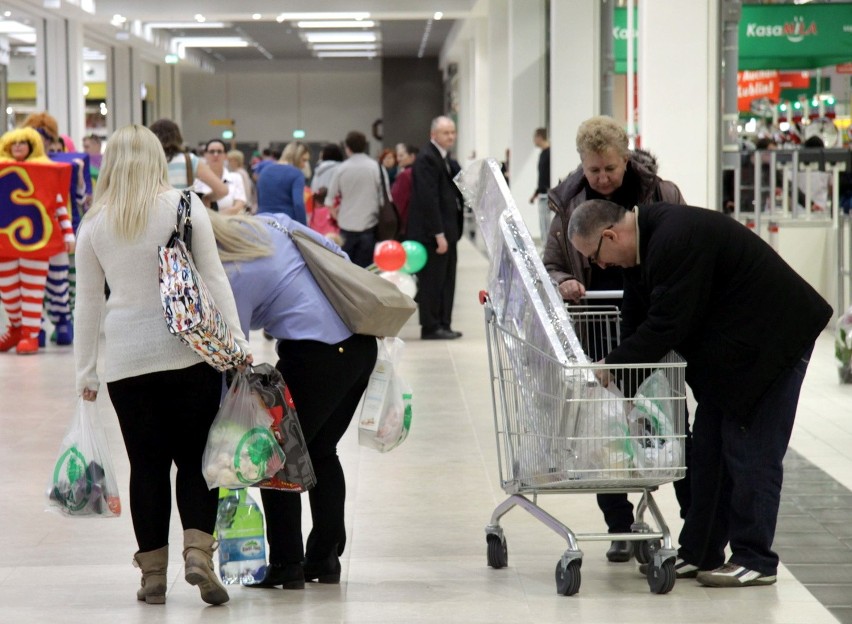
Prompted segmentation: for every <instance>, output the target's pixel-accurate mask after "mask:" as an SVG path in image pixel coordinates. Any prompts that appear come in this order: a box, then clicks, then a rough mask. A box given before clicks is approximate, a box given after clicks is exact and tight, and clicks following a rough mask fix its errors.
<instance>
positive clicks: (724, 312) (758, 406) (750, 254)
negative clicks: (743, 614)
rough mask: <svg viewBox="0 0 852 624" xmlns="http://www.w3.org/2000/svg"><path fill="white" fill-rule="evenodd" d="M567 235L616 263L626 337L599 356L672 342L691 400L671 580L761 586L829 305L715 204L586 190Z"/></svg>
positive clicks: (639, 358) (769, 575) (648, 353)
mask: <svg viewBox="0 0 852 624" xmlns="http://www.w3.org/2000/svg"><path fill="white" fill-rule="evenodd" d="M568 237H569V239H570V240H571V242H572V243H573V245H574V246H575V247H576V248H577V249H578V250H579V251H580V253H582V254H583V255H584V256H586V257H587V258H588V259H589V262H591V263H595V264H597V265H598V266H600V267H602V268H606V267H608V266H619V267H622V268H623V269H624V303H623V305H622V315H623V331H622V341H621V344H620V345H619V346H618V347H616V348H614V349H613V350H612V351H610V353H609V354H608V355H607V356H606V357H605V358H604V361H605V362H606V363H608V364H630V363H639V362H655V361H657V360H659V359H660V358H662V357H663V356H664V355H665V354H666V353H668V352H669V351H670V350H672V349H674V350H675V351H677V352H679V353H680V354H681V355H682V356H683V357H684V359H685V360H686V362H687V368H686V381H687V383H688V384H689V385H690V387H691V388H692V391H693V394H694V395H695V398H696V400H697V402H698V408H697V410H696V412H695V421H694V424H693V434H692V435H693V445H692V460H691V461H692V463H691V466H690V474H691V490H692V502H691V505H690V508H689V510H688V511H687V514H686V518H685V520H684V524H683V530H682V531H681V533H680V548H679V550H678V558H677V561H676V563H675V569H676V571H677V576H678V578H697V579H698V582H699V583H701V584H702V585H707V586H710V587H744V586H749V585H771V584H772V583H774V582H775V579H776V572H777V568H778V555H777V554H776V553H775V552H773V551H772V548H771V546H772V541H773V538H774V536H775V525H776V521H777V517H778V505H779V502H780V498H781V482H782V478H783V467H782V460H783V458H784V454H785V452H786V450H787V445H788V443H789V441H790V434H791V431H792V428H793V420H794V419H795V416H796V405H797V403H798V399H799V391H800V389H801V385H802V381H803V379H804V376H805V370H806V369H807V365H808V360H809V358H810V354H811V351H812V350H813V346H814V342H815V340H816V338H817V336H818V335H819V333H820V332H821V331H822V329H823V328H824V327H825V325H826V323H827V322H828V319H829V318H830V316H831V307H830V306H829V305H828V303H827V302H826V301H825V300H824V299H823V298H822V297H821V296H820V295H819V294H818V293H817V292H816V291H815V290H814V289H813V288H811V286H810V285H809V284H808V283H807V282H805V281H804V280H803V279H802V278H801V277H800V276H799V275H798V274H797V273H796V272H795V271H794V270H793V269H792V268H790V266H789V265H787V263H785V262H784V260H782V259H781V257H780V256H779V255H778V254H777V253H776V252H775V251H774V250H773V249H772V248H771V247H770V246H769V245H768V244H766V243H765V242H764V241H762V240H761V239H760V238H759V237H758V236H755V234H754V233H752V232H751V231H750V230H748V229H747V228H746V227H744V226H743V225H742V224H740V223H739V222H737V221H734V220H733V219H731V218H730V217H727V216H725V215H723V214H721V213H717V212H714V211H711V210H705V209H703V208H694V207H688V206H679V205H675V204H668V203H656V204H650V205H646V206H640V207H637V208H634V209H633V210H632V211H628V210H625V209H624V208H622V207H621V206H619V205H617V204H614V203H612V202H609V201H606V200H597V199H595V200H590V201H586V202H584V203H583V204H581V205H580V206H578V207H577V209H576V210H575V212H574V214H573V215H572V217H571V221H570V223H569V226H568ZM601 377H602V379H601V381H602V383H604V384H605V385H606V384H607V383H608V379H606V377H607V375H606V373H603V374H602V375H601ZM728 543H730V547H731V552H732V554H731V558H730V559H729V560H728V561H727V562H725V546H726V545H727V544H728Z"/></svg>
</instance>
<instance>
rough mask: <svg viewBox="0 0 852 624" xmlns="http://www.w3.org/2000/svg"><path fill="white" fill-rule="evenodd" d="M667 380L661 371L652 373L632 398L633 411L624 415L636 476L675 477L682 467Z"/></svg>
mask: <svg viewBox="0 0 852 624" xmlns="http://www.w3.org/2000/svg"><path fill="white" fill-rule="evenodd" d="M671 397H672V389H671V385H670V384H669V380H668V379H667V378H666V375H665V373H664V372H663V371H662V370H657V371H655V372H654V373H653V374H652V375H650V376H649V377H648V378H647V379H645V381H643V382H642V384H641V385H640V386H639V388H638V389H637V390H636V395H635V396H634V397H633V409H631V410H630V413H629V414H628V415H627V421H628V423H629V426H630V434H631V439H632V441H633V454H634V461H635V463H636V468H637V471H638V474H639V475H641V476H646V477H669V476H674V470H667V469H669V468H676V467H678V466H682V465H683V458H682V453H681V445H680V443H679V440H678V439H677V436H676V434H677V429H676V427H675V421H674V418H675V412H674V409H675V403H674V401H673V400H672V398H671Z"/></svg>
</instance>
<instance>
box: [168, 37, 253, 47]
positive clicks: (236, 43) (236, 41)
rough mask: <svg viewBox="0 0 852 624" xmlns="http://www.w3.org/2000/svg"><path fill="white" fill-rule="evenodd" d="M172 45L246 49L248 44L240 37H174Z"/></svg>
mask: <svg viewBox="0 0 852 624" xmlns="http://www.w3.org/2000/svg"><path fill="white" fill-rule="evenodd" d="M172 43H175V44H177V45H181V46H183V47H184V48H246V47H248V44H249V43H248V41H246V40H245V39H242V38H240V37H174V38H173V39H172Z"/></svg>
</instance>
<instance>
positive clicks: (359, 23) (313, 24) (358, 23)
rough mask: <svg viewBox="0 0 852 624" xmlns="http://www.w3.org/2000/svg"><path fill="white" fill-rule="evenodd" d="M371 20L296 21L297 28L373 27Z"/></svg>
mask: <svg viewBox="0 0 852 624" xmlns="http://www.w3.org/2000/svg"><path fill="white" fill-rule="evenodd" d="M375 25H376V22H374V21H373V20H312V21H301V22H296V26H298V27H299V28H373V27H375Z"/></svg>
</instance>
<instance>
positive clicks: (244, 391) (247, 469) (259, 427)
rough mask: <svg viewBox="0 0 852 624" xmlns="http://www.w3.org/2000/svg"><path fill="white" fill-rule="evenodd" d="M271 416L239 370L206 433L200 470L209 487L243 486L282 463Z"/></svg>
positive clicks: (265, 475)
mask: <svg viewBox="0 0 852 624" xmlns="http://www.w3.org/2000/svg"><path fill="white" fill-rule="evenodd" d="M271 428H272V417H271V416H270V415H269V412H268V411H267V409H266V406H265V405H264V404H263V401H262V400H261V399H260V397H259V396H258V395H257V394H256V393H255V392H253V391H252V388H251V384H250V383H249V379H248V374H247V373H246V372H238V373H237V374H236V375H234V380H233V382H232V383H231V386H230V388H228V393H227V394H226V395H225V398H224V399H223V400H222V405H221V407H220V408H219V412H218V413H217V414H216V418H215V419H214V420H213V424H212V425H211V427H210V433H209V434H208V435H207V445H206V446H205V447H204V455H203V457H202V460H201V469H202V472H203V474H204V479H205V480H206V481H207V485H208V487H210V488H211V489H212V488H214V487H226V488H243V487H246V486H248V485H253V484H255V483H257V482H258V481H260V480H262V479H265V478H267V477H271V476H272V475H274V474H275V473H276V472H278V471H279V470H280V469H281V466H282V465H283V464H284V459H285V458H284V451H283V450H281V447H280V446H279V444H278V442H277V440H276V439H275V437H274V436H273V435H272V430H271Z"/></svg>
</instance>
